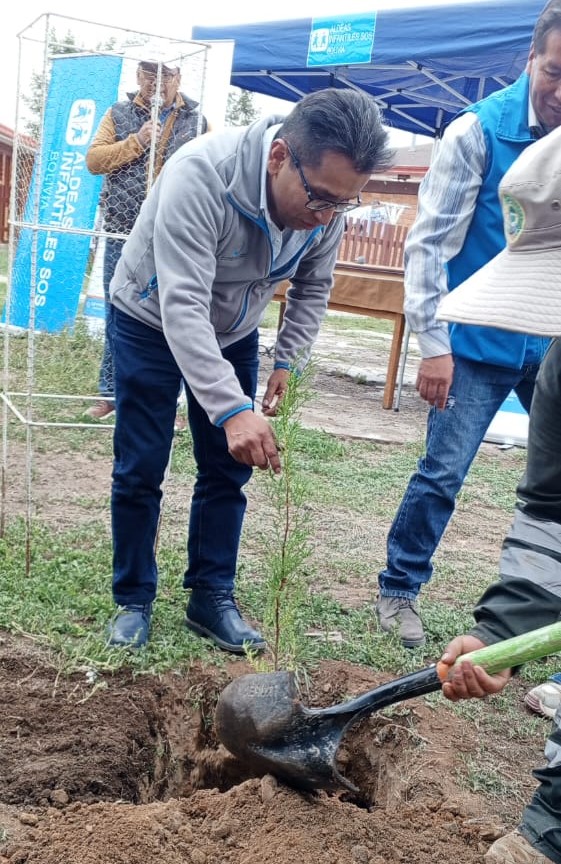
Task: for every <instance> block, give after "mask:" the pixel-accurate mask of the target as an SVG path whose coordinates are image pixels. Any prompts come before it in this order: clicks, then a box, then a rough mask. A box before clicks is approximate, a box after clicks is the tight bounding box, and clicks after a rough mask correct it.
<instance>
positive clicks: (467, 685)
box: [441, 636, 512, 702]
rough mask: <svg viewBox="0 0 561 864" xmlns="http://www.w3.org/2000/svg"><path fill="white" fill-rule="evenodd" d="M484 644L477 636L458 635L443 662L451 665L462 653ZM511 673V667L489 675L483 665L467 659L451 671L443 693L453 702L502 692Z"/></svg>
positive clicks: (444, 655) (446, 652)
mask: <svg viewBox="0 0 561 864" xmlns="http://www.w3.org/2000/svg"><path fill="white" fill-rule="evenodd" d="M484 645H485V643H484V642H482V641H481V639H477V638H476V637H475V636H457V637H456V639H452V641H451V642H450V644H449V645H448V646H447V647H446V649H445V651H444V654H443V655H442V658H441V662H442V663H446V664H447V665H448V666H451V665H452V664H453V663H454V661H455V660H456V659H457V658H458V657H460V656H461V655H462V654H467V653H468V652H469V651H475V650H476V649H477V648H483V647H484ZM511 675H512V670H510V669H504V670H503V671H502V672H498V673H497V674H496V675H487V673H486V672H485V670H484V669H482V668H481V666H474V665H473V663H471V662H470V661H469V660H465V661H464V662H463V663H460V665H459V666H457V667H456V668H454V669H453V670H451V671H450V680H448V681H446V682H445V683H444V684H443V685H442V693H443V695H444V696H445V697H446V698H447V699H450V701H451V702H458V701H459V700H460V699H483V697H484V696H488V695H489V694H491V693H500V691H501V690H502V689H503V687H504V686H505V684H506V683H507V682H508V680H509V679H510V677H511Z"/></svg>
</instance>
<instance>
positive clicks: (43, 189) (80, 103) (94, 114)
mask: <svg viewBox="0 0 561 864" xmlns="http://www.w3.org/2000/svg"><path fill="white" fill-rule="evenodd" d="M121 66H122V59H121V58H120V57H108V56H88V55H83V56H74V55H73V56H71V57H66V56H65V55H64V54H62V55H60V56H55V57H54V58H53V64H52V73H51V80H50V83H49V89H48V94H47V100H46V106H45V122H44V132H43V138H42V145H41V152H40V158H39V156H38V157H36V160H35V166H34V169H33V175H32V178H31V185H30V189H29V195H28V198H27V203H26V209H25V214H24V220H23V221H24V223H25V224H26V225H32V226H33V227H26V228H23V229H22V230H21V232H20V235H19V240H18V245H17V249H16V255H15V260H14V266H13V269H12V279H11V292H10V297H11V301H10V308H9V309H6V308H5V309H4V312H3V315H2V323H9V324H10V325H13V326H15V327H21V328H25V329H28V328H29V327H30V326H31V322H32V321H33V316H32V312H33V313H34V329H35V330H39V331H46V332H51V333H53V332H58V331H60V330H61V329H63V328H64V327H66V326H68V325H71V324H72V323H73V322H74V319H75V317H76V312H77V310H78V302H79V299H80V291H81V289H82V284H83V281H84V274H85V271H86V267H87V263H88V257H89V254H90V240H91V238H90V236H88V235H87V234H79V233H72V229H80V230H86V231H89V230H92V228H93V226H94V219H95V213H96V207H97V204H98V199H99V195H100V191H101V184H102V182H103V178H102V177H101V176H94V175H93V174H90V173H89V171H88V169H87V167H86V151H87V149H88V146H89V144H90V143H91V139H92V137H93V135H94V133H95V131H96V129H97V126H98V124H99V120H100V118H101V115H102V114H103V112H104V111H105V110H106V109H107V107H108V106H109V105H111V104H112V103H113V102H114V101H115V99H116V97H117V89H118V85H119V79H120V76H121ZM38 166H40V168H39V169H38ZM61 228H62V229H65V230H64V231H61V230H60V229H61ZM32 264H35V266H32ZM31 304H33V308H32V307H31Z"/></svg>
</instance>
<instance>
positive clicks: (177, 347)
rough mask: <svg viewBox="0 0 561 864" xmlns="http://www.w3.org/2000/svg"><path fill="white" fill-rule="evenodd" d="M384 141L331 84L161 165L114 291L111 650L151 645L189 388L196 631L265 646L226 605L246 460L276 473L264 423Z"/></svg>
mask: <svg viewBox="0 0 561 864" xmlns="http://www.w3.org/2000/svg"><path fill="white" fill-rule="evenodd" d="M392 155H393V154H392V153H391V151H389V149H388V133H387V131H386V130H385V129H384V127H383V125H382V118H381V115H380V112H379V110H378V107H377V105H376V103H375V101H374V100H373V99H372V98H371V97H370V96H368V95H366V94H365V93H359V92H355V91H353V90H344V89H325V90H319V91H317V92H315V93H311V94H309V95H308V96H306V97H304V98H303V99H302V100H301V101H300V102H299V103H297V104H296V106H295V107H294V109H293V110H292V111H291V113H290V114H289V115H288V117H286V118H285V119H284V120H283V119H282V118H279V117H268V118H265V119H263V120H259V121H257V122H255V123H253V124H252V125H251V126H249V127H247V128H235V127H232V128H230V129H227V130H225V131H224V132H220V133H218V132H217V133H212V134H210V135H202V136H201V137H199V138H196V139H195V140H193V141H190V142H189V143H188V144H186V145H185V147H182V148H181V150H179V151H178V152H177V153H176V154H175V155H174V156H172V158H171V159H170V160H169V161H168V162H167V163H166V165H165V166H164V168H163V170H162V172H161V174H160V176H159V177H158V180H157V182H156V183H155V185H154V187H153V188H152V189H151V191H150V193H149V194H148V197H147V199H146V201H145V202H144V204H143V207H142V210H141V212H140V215H139V217H138V219H137V220H136V222H135V225H134V228H133V229H132V232H131V234H130V237H129V239H128V240H127V242H126V243H125V245H124V247H123V251H122V254H121V258H120V259H119V263H118V264H117V269H116V271H115V275H114V277H113V279H112V282H111V289H110V293H111V310H112V315H111V321H110V329H111V334H112V345H113V352H114V364H115V366H114V369H115V397H116V406H117V409H116V424H115V433H114V450H115V461H114V468H113V486H112V498H111V506H112V523H113V549H114V571H113V597H114V600H115V603H116V604H117V607H118V608H117V613H116V615H115V616H114V618H113V619H112V621H111V622H110V625H109V643H110V644H112V645H128V646H130V647H132V648H136V647H139V646H141V645H144V644H145V642H146V641H147V639H148V635H149V629H150V621H151V616H152V603H153V601H154V598H155V596H156V589H157V566H156V561H155V554H154V542H155V537H156V530H157V525H158V519H159V512H160V500H161V495H162V493H161V483H162V479H163V477H164V472H165V468H166V465H167V462H168V458H169V452H170V446H171V441H172V436H173V418H174V414H175V403H176V399H177V394H178V391H179V388H180V385H181V383H182V381H184V382H185V390H186V394H187V404H188V416H189V425H190V428H191V433H192V437H193V451H194V455H195V460H196V465H197V471H196V480H195V487H194V492H193V497H192V500H191V510H190V520H189V536H188V544H187V552H188V566H187V570H186V571H185V575H184V580H183V586H184V587H185V588H186V589H190V592H191V593H190V596H189V602H188V606H187V617H186V625H187V627H188V628H189V629H190V630H191V631H193V632H195V633H197V634H198V635H201V636H206V637H208V638H210V639H211V640H212V641H213V642H214V643H215V644H216V645H218V646H219V647H220V648H222V649H224V650H226V651H231V652H233V653H244V652H245V651H246V649H248V648H249V649H252V650H261V649H263V648H264V647H265V641H264V639H263V637H262V636H261V634H260V633H259V632H258V631H257V630H255V629H254V628H253V627H250V626H249V625H248V624H247V623H246V622H245V621H244V619H243V618H242V616H241V614H240V612H239V610H238V607H237V604H236V601H235V599H234V582H235V575H236V566H237V554H238V546H239V541H240V534H241V529H242V523H243V519H244V514H245V507H246V498H245V494H244V492H243V487H244V486H245V484H246V483H247V482H248V481H249V479H250V476H251V472H252V468H253V467H254V466H256V467H258V468H262V469H267V468H271V469H272V470H273V471H275V472H279V471H280V467H281V465H280V459H279V454H278V451H277V443H276V440H275V437H274V434H273V430H272V428H271V425H270V423H269V422H268V420H267V419H266V417H268V416H272V415H273V414H274V413H275V410H276V407H277V405H278V401H279V399H282V397H283V394H284V392H285V389H286V386H287V382H288V377H289V374H290V370H291V369H292V368H298V367H299V366H300V365H301V363H303V362H305V356H306V353H307V352H309V350H310V347H311V344H312V343H313V342H314V340H315V338H316V336H317V333H318V330H319V327H320V323H321V320H322V318H323V315H324V314H325V311H326V309H327V303H328V299H329V294H330V291H331V286H332V283H333V269H334V266H335V261H336V258H337V253H338V250H339V245H340V242H341V236H342V232H343V219H342V218H341V216H342V214H344V213H345V212H347V211H349V210H351V209H353V208H354V207H356V206H357V205H358V204H360V192H361V190H362V188H363V187H364V185H365V184H366V182H367V181H368V179H369V178H370V174H371V173H372V172H373V171H375V170H377V169H383V168H386V167H388V165H389V164H390V162H391V157H392ZM285 279H288V280H290V282H291V283H292V284H291V286H290V287H289V289H288V291H287V295H286V311H285V315H284V318H283V323H282V326H281V329H280V331H279V334H278V339H277V344H276V349H275V352H276V353H275V364H274V370H273V372H272V374H271V376H270V377H269V380H268V382H267V385H266V390H265V395H264V397H263V400H262V410H263V413H264V414H265V415H266V416H265V417H263V416H260V414H258V413H257V412H256V411H255V410H254V401H255V394H256V387H257V373H258V361H259V356H258V355H259V352H258V347H259V345H258V329H257V328H258V324H259V322H260V320H261V318H262V316H263V314H264V312H265V310H266V308H267V306H268V304H269V302H270V300H271V298H272V297H273V294H274V291H275V285H276V284H277V283H278V282H280V281H282V280H285Z"/></svg>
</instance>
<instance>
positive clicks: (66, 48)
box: [21, 28, 115, 141]
mask: <svg viewBox="0 0 561 864" xmlns="http://www.w3.org/2000/svg"><path fill="white" fill-rule="evenodd" d="M114 44H115V39H110V40H108V42H107V43H105V44H104V45H103V46H98V48H97V49H96V50H98V51H111V50H112V49H113V48H114ZM81 51H85V48H84V46H83V45H79V44H78V42H77V41H76V37H75V35H74V33H71V32H70V30H69V31H68V32H67V33H66V36H64V37H63V38H62V39H60V38H59V37H58V36H57V34H56V32H55V30H54V28H53V29H51V30H50V31H49V37H48V53H49V55H53V54H79V53H80V52H81ZM48 86H49V75H48V74H46V75H45V74H44V73H43V72H32V74H31V81H30V83H29V94H22V97H21V98H22V101H23V103H24V104H25V105H26V107H27V108H28V109H29V117H28V119H26V121H25V131H26V132H28V133H29V135H31V137H32V138H34V139H35V140H36V141H38V140H39V138H40V134H41V118H42V116H43V107H44V104H45V95H46V93H47V89H48Z"/></svg>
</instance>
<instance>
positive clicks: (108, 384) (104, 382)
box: [98, 237, 125, 399]
mask: <svg viewBox="0 0 561 864" xmlns="http://www.w3.org/2000/svg"><path fill="white" fill-rule="evenodd" d="M124 243H125V241H124V240H111V238H110V237H106V238H105V252H104V253H103V295H104V298H105V332H104V337H103V354H102V357H101V365H100V367H99V381H98V388H99V393H100V395H101V396H104V397H110V398H111V399H112V398H113V394H114V392H115V387H114V383H113V351H112V350H111V328H110V326H109V322H110V316H111V303H110V300H109V284H110V282H111V280H112V278H113V273H114V272H115V267H116V266H117V261H118V260H119V258H120V257H121V250H122V248H123V246H124Z"/></svg>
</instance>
